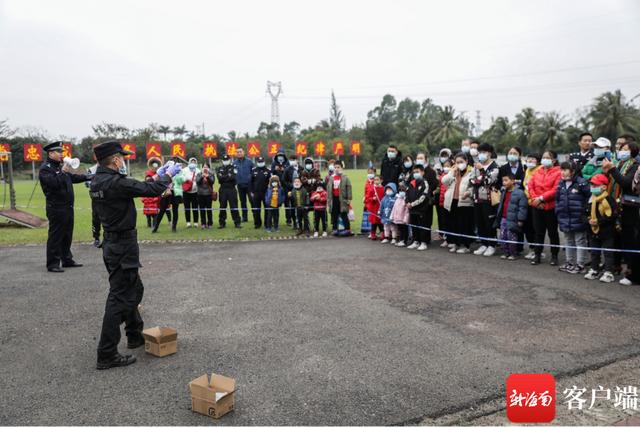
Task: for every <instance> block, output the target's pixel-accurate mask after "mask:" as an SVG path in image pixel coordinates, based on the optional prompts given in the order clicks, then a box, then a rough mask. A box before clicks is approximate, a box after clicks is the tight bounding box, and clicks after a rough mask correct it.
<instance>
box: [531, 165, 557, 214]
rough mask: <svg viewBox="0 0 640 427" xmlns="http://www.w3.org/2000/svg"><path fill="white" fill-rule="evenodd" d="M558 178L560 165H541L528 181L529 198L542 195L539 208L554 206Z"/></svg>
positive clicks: (546, 208)
mask: <svg viewBox="0 0 640 427" xmlns="http://www.w3.org/2000/svg"><path fill="white" fill-rule="evenodd" d="M560 179H561V176H560V166H552V167H550V168H545V167H541V168H540V169H538V170H537V171H536V173H534V174H533V176H532V177H531V180H530V181H529V188H528V190H529V198H530V199H531V200H532V199H535V198H537V197H542V205H541V208H542V209H543V210H545V211H550V210H553V209H554V208H555V207H556V192H557V191H558V183H560Z"/></svg>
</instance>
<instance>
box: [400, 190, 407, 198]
mask: <svg viewBox="0 0 640 427" xmlns="http://www.w3.org/2000/svg"><path fill="white" fill-rule="evenodd" d="M406 194H407V193H405V192H404V191H401V192H399V193H398V197H399V198H401V199H404V196H405V195H406Z"/></svg>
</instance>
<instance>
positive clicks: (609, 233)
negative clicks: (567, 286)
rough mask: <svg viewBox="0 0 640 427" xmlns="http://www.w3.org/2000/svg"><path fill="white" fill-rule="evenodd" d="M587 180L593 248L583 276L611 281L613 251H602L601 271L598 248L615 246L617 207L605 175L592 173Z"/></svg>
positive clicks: (588, 211) (588, 209)
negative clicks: (588, 183)
mask: <svg viewBox="0 0 640 427" xmlns="http://www.w3.org/2000/svg"><path fill="white" fill-rule="evenodd" d="M589 182H590V183H591V198H590V199H589V205H588V207H587V215H588V220H589V226H590V228H589V231H590V236H591V239H590V240H591V247H592V248H594V249H592V250H591V268H590V269H589V272H588V273H587V274H585V276H584V278H585V279H587V280H595V279H597V278H598V276H600V281H601V282H603V283H611V282H613V281H614V280H615V277H614V275H613V271H614V267H615V256H614V253H613V252H610V251H604V268H603V269H602V271H601V270H600V261H601V259H602V257H601V254H600V252H602V251H601V250H600V248H602V249H613V248H615V242H614V234H615V227H616V218H617V216H618V208H617V205H616V202H615V200H614V198H613V196H611V194H609V192H608V191H607V187H608V186H609V178H607V176H606V175H604V174H597V175H594V176H593V177H592V178H591V179H590V180H589ZM600 273H602V275H600Z"/></svg>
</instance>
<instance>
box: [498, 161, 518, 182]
mask: <svg viewBox="0 0 640 427" xmlns="http://www.w3.org/2000/svg"><path fill="white" fill-rule="evenodd" d="M510 173H511V164H510V163H508V162H507V163H505V164H504V165H502V166H500V167H499V168H498V180H497V181H496V187H497V188H500V187H502V177H504V176H506V175H508V174H510ZM515 175H516V185H518V186H520V187H522V181H524V167H523V166H522V162H521V161H520V160H518V168H517V169H516V173H515Z"/></svg>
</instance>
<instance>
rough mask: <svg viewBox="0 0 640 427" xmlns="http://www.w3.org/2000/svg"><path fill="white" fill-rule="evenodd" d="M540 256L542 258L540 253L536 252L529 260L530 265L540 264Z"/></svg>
mask: <svg viewBox="0 0 640 427" xmlns="http://www.w3.org/2000/svg"><path fill="white" fill-rule="evenodd" d="M540 258H542V254H540V253H537V252H536V256H535V257H534V258H533V259H532V260H531V265H538V264H540Z"/></svg>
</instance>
